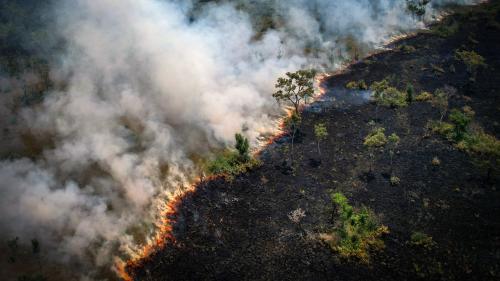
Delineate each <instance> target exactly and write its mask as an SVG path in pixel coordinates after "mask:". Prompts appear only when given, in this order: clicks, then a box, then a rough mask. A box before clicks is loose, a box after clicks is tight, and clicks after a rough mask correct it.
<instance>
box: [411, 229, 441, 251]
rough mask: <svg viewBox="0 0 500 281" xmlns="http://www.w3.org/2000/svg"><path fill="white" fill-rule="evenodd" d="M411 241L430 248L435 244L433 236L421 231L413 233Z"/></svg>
mask: <svg viewBox="0 0 500 281" xmlns="http://www.w3.org/2000/svg"><path fill="white" fill-rule="evenodd" d="M410 243H411V244H412V245H414V246H418V247H423V248H425V249H430V248H432V246H434V244H435V243H434V241H433V240H432V237H431V236H429V235H427V234H425V233H423V232H419V231H416V232H413V233H412V235H411V238H410Z"/></svg>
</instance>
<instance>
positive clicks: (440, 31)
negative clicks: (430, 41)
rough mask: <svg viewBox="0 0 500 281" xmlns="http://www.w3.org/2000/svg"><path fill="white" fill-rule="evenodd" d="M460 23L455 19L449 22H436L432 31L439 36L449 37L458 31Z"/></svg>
mask: <svg viewBox="0 0 500 281" xmlns="http://www.w3.org/2000/svg"><path fill="white" fill-rule="evenodd" d="M459 29H460V25H459V23H458V22H457V21H455V20H452V21H451V22H445V23H440V24H437V25H436V26H435V27H434V28H433V29H432V32H433V33H434V34H436V35H437V36H440V37H450V36H452V35H454V34H456V33H457V32H458V30H459Z"/></svg>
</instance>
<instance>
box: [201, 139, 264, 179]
mask: <svg viewBox="0 0 500 281" xmlns="http://www.w3.org/2000/svg"><path fill="white" fill-rule="evenodd" d="M234 137H235V140H236V144H235V149H236V150H230V149H224V150H222V151H220V152H219V153H218V154H217V155H216V156H215V159H213V160H211V161H209V163H208V164H207V165H206V171H207V172H208V173H209V174H212V175H224V176H227V177H229V178H232V177H234V176H235V175H238V174H240V173H244V172H246V171H247V170H249V169H251V168H253V167H255V166H258V165H259V164H260V162H259V161H258V160H257V159H255V158H252V157H251V156H250V154H249V151H250V145H249V143H248V139H247V138H245V137H244V136H243V135H241V134H239V133H237V134H235V136H234Z"/></svg>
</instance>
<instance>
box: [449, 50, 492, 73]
mask: <svg viewBox="0 0 500 281" xmlns="http://www.w3.org/2000/svg"><path fill="white" fill-rule="evenodd" d="M455 58H456V59H458V60H460V61H462V62H463V63H464V64H465V66H466V67H467V71H469V72H470V73H473V74H474V73H475V72H476V71H477V69H478V68H479V67H486V66H487V65H486V63H485V60H484V58H483V57H482V56H481V55H479V54H478V53H476V52H474V51H466V50H462V51H458V50H457V51H455Z"/></svg>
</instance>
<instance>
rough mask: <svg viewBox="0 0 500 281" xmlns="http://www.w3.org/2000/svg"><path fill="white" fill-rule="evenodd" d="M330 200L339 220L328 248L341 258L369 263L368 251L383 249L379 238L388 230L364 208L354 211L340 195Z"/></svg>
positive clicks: (383, 245)
mask: <svg viewBox="0 0 500 281" xmlns="http://www.w3.org/2000/svg"><path fill="white" fill-rule="evenodd" d="M331 200H332V202H333V203H334V204H335V205H336V207H337V210H338V214H339V220H338V221H337V225H336V227H335V229H334V235H333V236H334V238H333V239H331V240H330V241H328V242H329V244H330V247H332V249H333V250H335V251H337V252H338V253H339V254H340V256H341V257H343V258H347V259H356V260H358V261H360V262H362V263H369V262H370V255H369V251H370V250H372V251H380V250H382V249H384V247H385V244H384V241H383V240H382V239H381V237H382V235H383V234H386V233H389V229H388V228H387V226H384V225H379V224H378V222H377V221H376V219H375V216H374V215H373V213H372V212H371V211H370V210H369V209H367V208H366V207H363V208H361V209H360V210H355V209H354V208H353V207H352V206H351V205H350V204H349V202H348V200H347V198H346V197H345V196H344V195H343V194H342V193H340V192H337V193H333V194H331Z"/></svg>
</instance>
